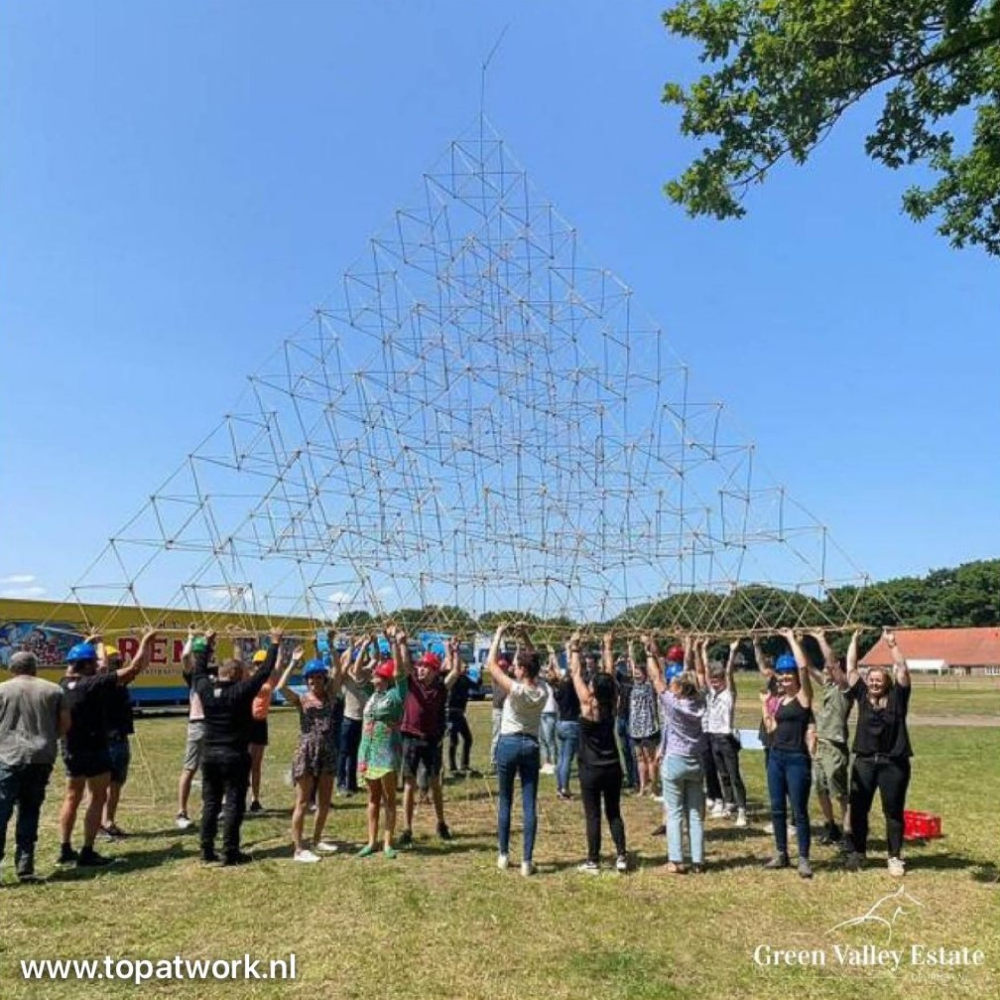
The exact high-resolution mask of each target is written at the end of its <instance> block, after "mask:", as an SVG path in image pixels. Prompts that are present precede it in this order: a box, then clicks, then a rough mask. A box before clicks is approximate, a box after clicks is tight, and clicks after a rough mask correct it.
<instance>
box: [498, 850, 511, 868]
mask: <svg viewBox="0 0 1000 1000" xmlns="http://www.w3.org/2000/svg"><path fill="white" fill-rule="evenodd" d="M509 867H510V855H509V854H498V855H497V868H499V869H500V871H502V872H505V871H506V870H507V869H508V868H509Z"/></svg>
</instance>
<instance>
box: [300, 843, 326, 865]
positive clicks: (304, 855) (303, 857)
mask: <svg viewBox="0 0 1000 1000" xmlns="http://www.w3.org/2000/svg"><path fill="white" fill-rule="evenodd" d="M295 860H296V861H301V862H302V863H303V864H306V865H314V864H316V862H317V861H319V860H321V859H320V856H319V855H318V854H313V852H312V851H310V850H309V849H308V848H306V847H304V848H302V850H301V851H296V852H295Z"/></svg>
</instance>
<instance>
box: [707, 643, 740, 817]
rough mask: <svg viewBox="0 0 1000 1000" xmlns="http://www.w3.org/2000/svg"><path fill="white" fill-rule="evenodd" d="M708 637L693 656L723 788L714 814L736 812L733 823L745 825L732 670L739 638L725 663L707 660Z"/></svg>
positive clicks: (710, 742) (730, 645)
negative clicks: (699, 653)
mask: <svg viewBox="0 0 1000 1000" xmlns="http://www.w3.org/2000/svg"><path fill="white" fill-rule="evenodd" d="M708 645H709V640H708V639H705V640H703V643H702V647H701V655H700V656H699V657H698V658H697V659H696V661H695V664H696V669H697V672H698V684H699V686H700V687H701V689H702V691H704V692H705V701H706V705H707V711H706V712H705V733H706V735H707V736H708V748H709V750H710V751H711V753H712V757H713V759H714V761H715V770H716V773H717V774H718V776H719V786H720V788H721V791H722V806H721V807H720V808H719V809H718V810H717V811H716V812H714V813H713V815H714V816H715V817H716V818H720V817H731V816H732V815H733V811H734V810H735V812H736V825H737V826H738V827H745V826H746V825H747V790H746V786H745V785H744V784H743V775H742V774H741V773H740V741H739V739H738V737H737V736H736V681H735V679H734V677H733V671H734V668H735V666H736V653H737V650H738V649H739V647H740V641H739V639H734V640H733V641H732V642H731V643H730V644H729V656H728V657H727V659H726V665H725V666H723V665H722V664H721V663H712V664H709V662H708Z"/></svg>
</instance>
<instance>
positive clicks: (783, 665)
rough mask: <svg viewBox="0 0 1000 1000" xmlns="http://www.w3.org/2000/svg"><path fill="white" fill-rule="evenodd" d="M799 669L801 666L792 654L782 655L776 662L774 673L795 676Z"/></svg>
mask: <svg viewBox="0 0 1000 1000" xmlns="http://www.w3.org/2000/svg"><path fill="white" fill-rule="evenodd" d="M798 669H799V665H798V664H797V663H796V662H795V657H794V656H792V654H791V653H782V654H781V656H779V657H778V658H777V659H776V660H775V661H774V672H775V673H777V674H794V673H795V672H796V671H797V670H798Z"/></svg>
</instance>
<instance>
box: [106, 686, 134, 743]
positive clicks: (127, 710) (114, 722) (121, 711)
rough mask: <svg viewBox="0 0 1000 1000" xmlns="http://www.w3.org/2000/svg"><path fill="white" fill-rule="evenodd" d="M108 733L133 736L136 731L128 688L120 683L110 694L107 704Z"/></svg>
mask: <svg viewBox="0 0 1000 1000" xmlns="http://www.w3.org/2000/svg"><path fill="white" fill-rule="evenodd" d="M106 711H107V718H106V720H105V721H106V724H107V727H108V733H111V734H114V735H115V736H131V735H132V734H133V733H134V732H135V715H134V713H133V711H132V699H131V698H130V697H129V693H128V688H127V687H126V686H125V685H124V684H119V685H118V686H117V687H115V688H114V689H113V690H112V691H111V692H110V693H109V695H108V701H107V705H106Z"/></svg>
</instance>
